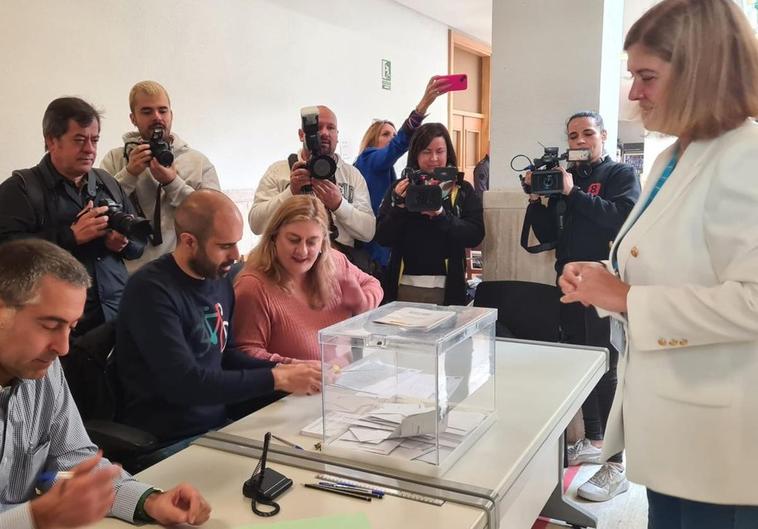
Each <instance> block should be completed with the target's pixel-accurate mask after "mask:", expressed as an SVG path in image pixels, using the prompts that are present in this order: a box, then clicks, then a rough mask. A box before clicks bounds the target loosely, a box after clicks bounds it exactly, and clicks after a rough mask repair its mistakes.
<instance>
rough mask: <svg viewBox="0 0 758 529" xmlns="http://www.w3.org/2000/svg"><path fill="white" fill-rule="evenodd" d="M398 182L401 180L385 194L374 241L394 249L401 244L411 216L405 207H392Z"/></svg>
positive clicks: (377, 220) (377, 219)
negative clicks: (400, 241)
mask: <svg viewBox="0 0 758 529" xmlns="http://www.w3.org/2000/svg"><path fill="white" fill-rule="evenodd" d="M398 182H400V180H398V181H397V182H394V183H393V185H392V186H390V188H389V189H388V190H387V192H386V193H385V194H384V199H383V200H382V204H381V205H380V206H379V214H378V215H377V216H376V233H375V234H374V240H375V241H376V242H378V243H379V244H381V245H382V246H387V247H392V246H394V245H395V244H396V243H397V242H399V240H400V238H401V236H402V235H403V228H404V226H405V223H406V222H407V220H408V216H409V215H410V212H409V211H408V210H407V209H405V208H404V207H400V206H393V205H392V192H393V191H394V189H395V186H396V185H397V183H398Z"/></svg>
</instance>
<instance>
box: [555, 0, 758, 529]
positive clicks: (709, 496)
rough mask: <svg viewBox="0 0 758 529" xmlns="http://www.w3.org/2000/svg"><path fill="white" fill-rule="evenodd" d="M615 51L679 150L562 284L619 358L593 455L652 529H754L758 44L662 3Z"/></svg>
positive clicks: (711, 14) (639, 97) (679, 4)
mask: <svg viewBox="0 0 758 529" xmlns="http://www.w3.org/2000/svg"><path fill="white" fill-rule="evenodd" d="M624 48H625V49H626V52H627V54H628V69H629V71H630V72H631V74H632V77H633V84H632V88H631V91H630V93H629V98H630V99H631V100H633V101H637V102H638V104H639V107H640V110H641V114H642V121H643V123H644V125H645V127H646V128H647V129H648V130H655V131H660V132H663V133H666V134H670V135H672V136H676V137H677V138H678V139H677V141H676V143H675V144H674V145H672V146H671V147H670V148H669V149H667V150H666V151H664V152H663V153H662V154H661V155H660V156H659V157H658V159H657V160H656V162H655V164H654V166H653V168H652V170H651V172H650V175H649V177H648V182H647V185H646V188H645V189H644V190H643V191H642V195H641V197H640V200H639V202H637V205H636V206H635V208H634V209H633V210H632V211H631V213H630V214H629V217H628V219H627V221H626V223H625V224H624V225H623V226H622V228H621V230H620V232H619V234H618V236H617V237H616V239H615V241H614V244H613V247H612V249H611V254H610V260H609V263H608V264H607V266H603V265H602V264H599V263H589V262H577V263H570V264H568V265H566V267H565V268H564V271H563V274H562V276H561V278H560V281H559V284H560V286H561V288H562V289H563V292H564V294H565V295H564V297H563V298H562V301H564V302H574V301H579V302H581V303H583V304H585V305H594V306H595V307H596V308H597V309H598V312H600V313H601V315H608V314H610V315H611V316H612V317H613V320H612V333H611V334H612V341H615V342H616V343H617V344H618V346H617V348H618V349H619V350H620V351H622V354H621V358H620V361H619V368H618V370H619V374H618V387H617V389H616V396H615V400H614V404H613V409H612V410H611V414H610V418H609V421H608V427H607V429H606V437H605V444H604V446H603V452H604V455H605V456H608V455H610V454H615V453H617V452H619V451H620V450H621V449H625V450H626V457H627V476H628V478H629V479H630V480H632V481H636V482H638V483H641V484H643V485H645V486H646V487H647V489H648V503H649V510H648V512H649V514H648V520H649V522H648V523H649V525H648V527H649V528H651V529H662V528H669V527H676V528H678V529H699V528H706V527H707V528H715V527H718V528H719V529H728V528H735V529H736V528H747V527H758V494H756V492H755V477H756V475H758V457H756V456H755V447H756V446H758V423H756V421H755V418H756V417H757V416H758V393H757V392H756V390H755V388H756V385H758V229H756V226H757V225H758V185H756V181H755V180H756V179H755V175H756V167H758V125H756V123H755V122H754V120H753V119H752V118H754V117H755V116H758V40H756V38H755V35H754V34H753V31H752V29H751V28H750V25H749V23H748V22H747V20H746V18H745V15H744V14H743V13H742V12H741V11H740V10H739V8H738V7H737V5H736V4H735V2H733V1H732V0H664V1H663V2H661V3H659V4H657V5H655V6H654V7H653V8H651V9H650V10H649V11H648V12H647V13H645V14H644V15H643V16H642V18H640V19H639V20H638V21H637V22H636V23H635V24H634V25H633V26H632V28H631V29H630V30H629V34H628V35H627V37H626V42H625V44H624ZM605 485H606V486H608V487H614V486H616V485H615V483H613V481H612V480H608V482H607V483H606V484H605Z"/></svg>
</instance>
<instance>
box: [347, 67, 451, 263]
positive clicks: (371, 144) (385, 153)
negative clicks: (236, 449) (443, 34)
mask: <svg viewBox="0 0 758 529" xmlns="http://www.w3.org/2000/svg"><path fill="white" fill-rule="evenodd" d="M447 88H448V81H447V80H445V79H440V78H439V76H437V75H435V76H433V77H432V78H431V79H429V82H428V83H427V85H426V87H425V89H424V93H423V95H422V96H421V100H420V101H419V103H418V105H416V107H415V108H414V109H413V110H412V111H411V113H410V114H409V115H408V117H407V118H406V119H405V121H403V124H402V126H401V127H400V129H399V130H396V129H395V125H394V124H393V123H392V122H391V121H388V120H386V119H384V120H374V122H373V123H372V124H371V125H370V126H369V128H368V129H367V130H366V133H365V134H364V135H363V139H362V140H361V145H360V148H359V151H360V154H359V155H358V158H356V159H355V162H354V163H353V165H355V167H357V168H358V170H359V171H360V172H361V174H362V175H363V177H364V178H365V179H366V184H367V185H368V192H369V195H371V209H372V210H373V211H374V214H375V215H377V214H378V213H379V206H380V205H381V203H382V199H383V198H384V194H385V193H386V192H387V189H389V187H390V185H392V183H393V182H394V181H395V180H397V175H396V174H395V162H397V161H398V159H399V158H400V157H401V156H402V155H404V154H405V153H406V152H408V146H409V145H410V142H411V136H413V133H414V132H415V130H416V129H417V128H418V127H420V126H421V123H422V122H423V121H424V118H425V117H426V112H427V110H429V107H430V106H431V104H432V103H434V101H435V100H436V99H437V98H438V97H439V96H440V95H442V94H444V93H446V92H447ZM368 251H369V253H370V254H371V258H372V259H373V260H374V261H375V262H376V263H377V264H378V266H379V267H381V268H382V269H383V268H384V267H386V266H387V263H388V262H389V257H390V252H389V248H384V247H382V246H379V245H378V244H377V243H376V242H375V241H372V242H371V243H369V245H368Z"/></svg>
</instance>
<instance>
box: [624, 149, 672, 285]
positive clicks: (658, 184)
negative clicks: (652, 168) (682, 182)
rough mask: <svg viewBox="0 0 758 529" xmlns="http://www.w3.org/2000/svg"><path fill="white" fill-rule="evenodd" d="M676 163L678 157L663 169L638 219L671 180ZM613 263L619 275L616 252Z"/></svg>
mask: <svg viewBox="0 0 758 529" xmlns="http://www.w3.org/2000/svg"><path fill="white" fill-rule="evenodd" d="M676 162H677V159H676V155H674V156H673V157H672V158H671V160H670V161H669V163H668V164H667V165H666V167H665V168H664V169H663V173H661V176H660V178H658V181H657V182H656V183H655V186H654V187H653V190H652V191H651V192H650V195H648V197H647V200H646V201H645V205H644V206H642V209H641V210H640V213H639V215H637V219H639V218H640V216H642V214H643V213H644V212H645V210H646V209H647V208H648V206H649V205H650V204H651V203H652V202H653V199H654V198H655V197H656V195H657V194H658V191H660V190H661V188H662V187H663V184H665V183H666V180H668V179H669V177H670V176H671V173H673V172H674V168H675V167H676ZM635 222H636V220H635ZM627 231H628V230H627ZM616 249H617V250H618V245H616ZM611 263H612V264H613V269H614V270H615V271H616V272H617V273H618V270H619V266H618V258H617V255H616V252H615V251H614V252H613V255H612V257H611Z"/></svg>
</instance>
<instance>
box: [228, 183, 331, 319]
mask: <svg viewBox="0 0 758 529" xmlns="http://www.w3.org/2000/svg"><path fill="white" fill-rule="evenodd" d="M302 221H311V222H316V223H317V224H318V225H319V227H320V228H321V234H322V236H323V239H322V241H321V252H320V253H319V255H318V257H317V258H316V262H315V263H313V266H312V267H311V269H310V270H308V272H307V273H306V278H305V285H306V294H307V296H308V304H309V305H310V306H311V308H314V309H319V308H323V307H324V306H325V305H326V302H327V301H328V300H329V299H330V298H331V297H332V296H333V295H334V293H335V289H336V279H335V273H334V265H333V263H332V259H331V254H330V252H331V248H330V244H329V216H328V215H327V213H326V208H325V207H324V205H323V204H322V203H321V201H320V200H318V199H317V198H315V197H313V196H310V195H295V196H293V197H290V198H288V199H287V200H285V201H284V202H282V205H281V206H279V209H277V210H276V212H275V213H274V215H273V216H272V217H271V220H270V221H269V222H268V225H267V226H266V229H265V230H264V232H263V235H262V236H261V240H260V242H259V243H258V245H257V246H256V247H255V248H253V250H252V251H251V252H250V255H249V256H248V258H247V262H246V263H245V267H244V268H243V270H242V271H243V273H244V272H257V273H258V274H260V275H262V276H263V277H265V278H267V279H268V280H269V281H271V282H272V283H274V284H275V285H277V286H278V287H279V288H281V289H282V290H285V291H287V292H290V291H291V290H290V288H291V283H290V280H291V277H290V276H289V274H288V273H287V271H286V270H285V269H284V267H283V266H282V265H281V263H279V260H278V259H277V257H276V237H277V236H278V235H279V233H280V231H281V229H282V228H283V227H284V226H285V225H287V224H291V223H293V222H302Z"/></svg>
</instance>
